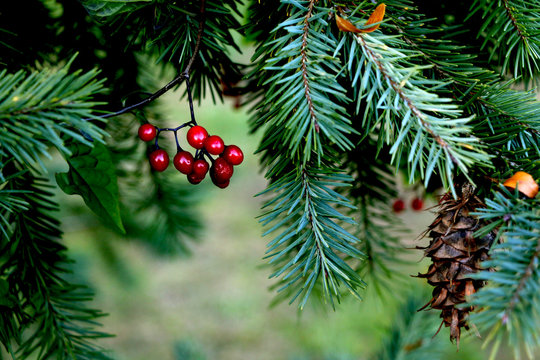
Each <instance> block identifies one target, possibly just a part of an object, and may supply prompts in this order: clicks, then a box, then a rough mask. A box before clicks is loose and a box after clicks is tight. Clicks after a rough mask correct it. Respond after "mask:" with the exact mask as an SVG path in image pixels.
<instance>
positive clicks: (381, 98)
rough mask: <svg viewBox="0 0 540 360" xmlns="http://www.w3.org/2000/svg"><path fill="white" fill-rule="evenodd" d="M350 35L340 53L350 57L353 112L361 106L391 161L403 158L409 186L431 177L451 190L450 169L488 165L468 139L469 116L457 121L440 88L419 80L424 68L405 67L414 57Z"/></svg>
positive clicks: (395, 42) (393, 41) (380, 40)
mask: <svg viewBox="0 0 540 360" xmlns="http://www.w3.org/2000/svg"><path fill="white" fill-rule="evenodd" d="M346 36H348V35H346ZM353 36H354V43H353V44H351V45H348V48H349V50H348V51H347V50H345V51H344V53H348V54H353V55H352V56H350V58H349V60H348V69H349V72H350V75H349V77H350V79H351V80H352V85H353V86H354V91H355V96H356V97H357V98H358V99H359V105H358V108H359V107H360V104H365V105H364V113H363V114H362V115H363V119H364V126H365V127H368V128H369V129H372V130H373V129H378V132H379V137H380V139H381V140H382V141H384V142H386V143H387V144H392V147H391V149H390V153H391V154H392V155H393V161H397V162H398V163H399V161H400V160H401V158H402V157H403V158H406V159H407V162H408V163H409V181H412V180H413V179H414V178H416V177H417V174H418V173H419V175H420V176H421V177H422V178H423V179H424V182H425V183H426V184H427V183H428V181H429V179H430V177H431V175H432V174H433V173H434V172H436V173H437V174H438V175H440V176H441V178H442V180H443V182H444V183H445V185H447V186H449V187H451V188H453V180H452V178H453V175H454V174H453V170H454V167H455V166H457V167H458V168H459V169H460V170H461V172H462V173H464V174H465V175H467V173H468V171H469V168H470V167H472V166H473V165H480V166H486V165H489V162H488V160H489V156H488V155H487V154H486V153H485V152H484V151H483V149H482V145H481V144H479V142H478V139H477V138H475V137H474V136H472V133H471V126H470V125H469V123H470V122H471V120H472V118H473V117H472V116H470V117H466V118H459V116H460V115H461V113H462V111H461V110H460V109H459V108H458V106H457V105H456V104H453V103H452V102H451V100H450V99H448V98H443V97H439V96H438V95H437V90H438V89H440V88H441V87H444V86H445V85H446V84H445V83H444V82H442V81H438V80H435V79H427V78H425V77H423V76H422V71H423V70H426V69H429V68H430V66H429V65H412V64H410V60H409V59H411V58H414V57H415V56H418V53H417V52H415V51H413V50H411V49H407V46H406V43H405V42H404V41H403V40H401V39H399V38H396V37H395V36H389V35H381V34H379V33H377V32H374V33H371V34H358V35H353ZM347 40H348V39H347V38H344V39H343V40H342V44H343V43H346V42H347ZM356 44H358V45H359V47H360V50H361V52H359V53H356V50H355V49H356ZM399 47H401V48H404V49H402V50H400V49H399ZM359 79H361V80H359ZM360 101H361V103H360ZM377 119H381V120H383V121H382V123H379V122H377V121H375V120H377Z"/></svg>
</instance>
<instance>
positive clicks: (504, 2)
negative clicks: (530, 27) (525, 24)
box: [503, 0, 527, 42]
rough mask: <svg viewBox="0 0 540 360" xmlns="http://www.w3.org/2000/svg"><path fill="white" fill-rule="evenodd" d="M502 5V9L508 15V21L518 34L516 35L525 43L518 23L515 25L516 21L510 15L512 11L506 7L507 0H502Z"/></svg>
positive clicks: (525, 40)
mask: <svg viewBox="0 0 540 360" xmlns="http://www.w3.org/2000/svg"><path fill="white" fill-rule="evenodd" d="M503 4H504V9H505V10H506V14H507V15H508V17H509V18H510V20H511V21H512V25H514V28H515V29H516V30H517V32H518V34H519V37H520V38H521V40H523V41H524V42H527V37H526V36H525V35H524V34H523V32H522V31H521V29H520V28H519V26H518V23H517V20H516V18H515V17H514V14H512V11H511V10H510V5H508V0H503Z"/></svg>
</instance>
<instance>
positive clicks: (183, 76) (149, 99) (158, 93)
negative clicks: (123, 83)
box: [85, 0, 206, 120]
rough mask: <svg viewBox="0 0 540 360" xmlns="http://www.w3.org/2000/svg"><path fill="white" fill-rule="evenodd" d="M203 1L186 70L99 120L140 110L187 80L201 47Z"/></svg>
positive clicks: (203, 18) (203, 14)
mask: <svg viewBox="0 0 540 360" xmlns="http://www.w3.org/2000/svg"><path fill="white" fill-rule="evenodd" d="M205 1H206V0H201V10H200V14H201V19H200V21H199V29H198V31H197V42H196V44H195V50H194V51H193V55H192V56H191V58H190V59H189V62H188V64H187V66H186V68H185V69H184V71H182V73H181V74H180V75H178V76H177V77H176V78H174V79H173V80H171V81H170V82H169V83H168V84H167V85H165V86H164V87H162V88H161V89H159V90H158V91H156V92H155V93H153V94H152V95H150V96H149V97H147V98H146V99H144V100H142V101H140V102H138V103H136V104H133V105H130V106H126V107H125V108H122V109H120V110H118V111H115V112H113V113H108V114H105V115H102V116H98V117H99V118H102V119H106V118H110V117H113V116H117V115H121V114H124V113H127V112H130V111H132V110H134V109H137V108H140V107H142V106H144V105H146V104H148V103H150V102H152V101H154V100H156V99H157V98H158V97H160V96H161V95H163V94H165V93H166V92H167V91H169V90H170V89H172V88H173V87H175V86H176V85H178V84H181V83H182V81H184V80H185V79H187V78H188V77H189V72H190V71H191V67H192V66H193V63H194V62H195V58H196V57H197V55H198V54H199V48H200V45H201V40H202V36H203V32H204V23H205V20H206V16H205V15H206V13H205ZM85 120H91V119H85Z"/></svg>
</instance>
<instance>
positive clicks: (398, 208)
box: [392, 199, 405, 213]
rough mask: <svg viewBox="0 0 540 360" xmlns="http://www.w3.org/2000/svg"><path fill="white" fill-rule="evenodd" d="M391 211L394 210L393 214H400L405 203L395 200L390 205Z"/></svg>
mask: <svg viewBox="0 0 540 360" xmlns="http://www.w3.org/2000/svg"><path fill="white" fill-rule="evenodd" d="M392 209H394V212H395V213H399V212H402V211H403V210H405V201H403V200H401V199H397V200H396V201H394V203H393V204H392Z"/></svg>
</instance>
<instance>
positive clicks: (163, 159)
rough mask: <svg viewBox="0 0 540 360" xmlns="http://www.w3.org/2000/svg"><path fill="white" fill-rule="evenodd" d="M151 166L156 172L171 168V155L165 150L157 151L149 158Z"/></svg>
mask: <svg viewBox="0 0 540 360" xmlns="http://www.w3.org/2000/svg"><path fill="white" fill-rule="evenodd" d="M148 158H149V160H150V165H151V166H152V168H153V169H154V170H156V171H164V170H165V169H166V168H167V167H168V166H169V154H167V152H166V151H165V150H163V149H157V150H154V151H152V152H151V153H150V155H149V156H148Z"/></svg>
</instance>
